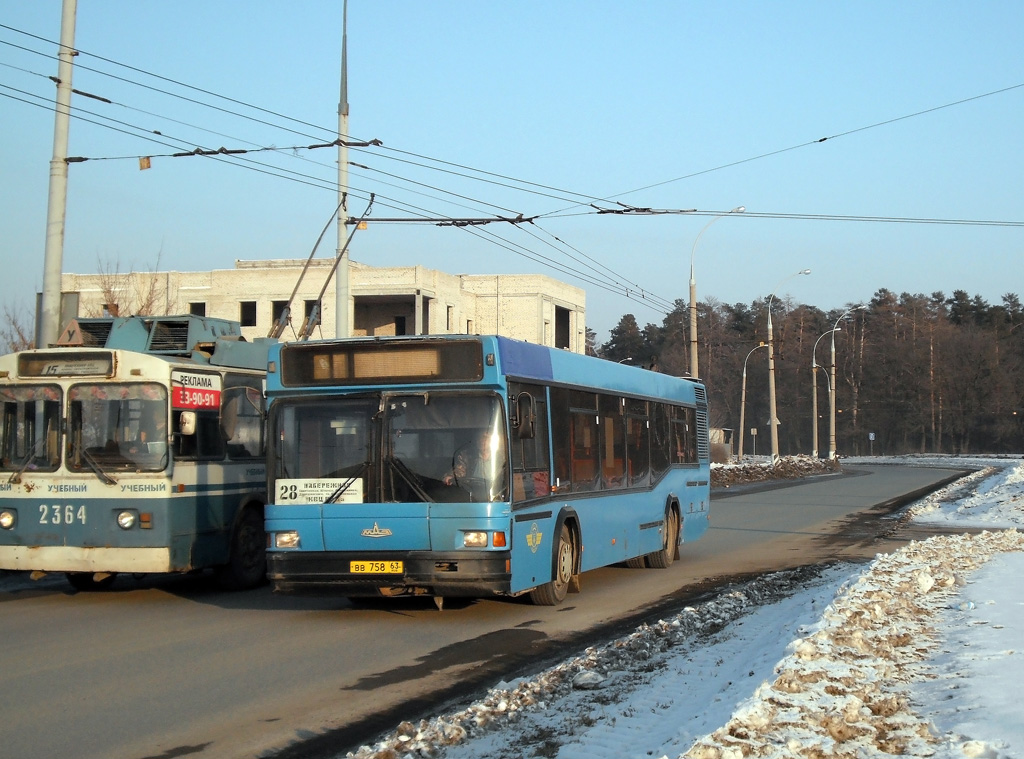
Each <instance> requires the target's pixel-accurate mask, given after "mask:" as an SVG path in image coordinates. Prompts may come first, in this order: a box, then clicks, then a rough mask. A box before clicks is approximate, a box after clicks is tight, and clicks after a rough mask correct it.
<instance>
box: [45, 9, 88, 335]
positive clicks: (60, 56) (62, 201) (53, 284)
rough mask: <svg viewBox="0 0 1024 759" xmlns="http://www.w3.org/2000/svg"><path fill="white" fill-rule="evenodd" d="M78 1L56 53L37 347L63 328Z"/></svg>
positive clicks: (66, 17) (65, 18)
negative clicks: (69, 140) (55, 101)
mask: <svg viewBox="0 0 1024 759" xmlns="http://www.w3.org/2000/svg"><path fill="white" fill-rule="evenodd" d="M77 5H78V0H64V4H63V6H62V10H61V18H60V50H59V51H58V52H57V61H58V63H57V105H56V108H55V109H54V113H55V115H54V120H53V157H52V158H51V159H50V194H49V201H48V204H47V207H46V248H45V251H44V254H43V302H42V308H41V309H40V311H41V313H40V314H39V317H38V325H39V328H38V329H37V330H36V347H38V348H43V347H46V346H47V345H50V344H51V343H55V342H57V338H58V337H59V336H60V330H61V327H62V326H63V325H62V324H61V323H60V278H61V273H62V271H63V268H64V220H65V213H66V210H67V202H68V161H67V158H68V131H69V127H70V123H71V73H72V71H73V68H74V67H73V65H72V61H73V59H74V57H75V55H76V53H75V14H76V12H77Z"/></svg>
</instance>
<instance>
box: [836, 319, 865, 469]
mask: <svg viewBox="0 0 1024 759" xmlns="http://www.w3.org/2000/svg"><path fill="white" fill-rule="evenodd" d="M863 308H866V306H864V305H859V306H854V307H853V308H849V309H847V310H846V311H844V312H843V314H842V315H841V316H840V317H839V318H838V319H836V323H835V329H833V330H832V382H831V383H830V386H829V392H828V411H829V420H828V458H829V460H830V461H831V460H833V459H835V457H836V332H837V331H839V329H838V328H839V322H841V321H842V320H843V319H845V318H846V317H847V315H849V314H852V313H853V312H854V311H860V310H861V309H863Z"/></svg>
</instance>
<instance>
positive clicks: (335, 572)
mask: <svg viewBox="0 0 1024 759" xmlns="http://www.w3.org/2000/svg"><path fill="white" fill-rule="evenodd" d="M509 559H510V554H509V552H508V551H500V552H487V553H468V552H454V551H453V552H448V553H435V552H430V553H417V552H414V551H413V552H404V553H403V552H393V553H392V552H387V553H379V554H378V553H374V554H373V555H372V557H370V556H367V554H366V553H357V552H348V551H317V552H309V553H305V552H301V551H298V552H294V553H291V552H277V551H271V552H268V553H267V577H268V578H269V579H270V582H271V583H272V584H273V586H274V590H275V591H276V592H278V593H295V594H305V595H338V596H352V597H360V596H406V595H430V596H441V597H449V598H450V597H457V596H468V597H475V596H488V595H505V594H508V593H509V589H510V587H511V573H510V571H509V567H510V564H509ZM367 560H372V561H375V562H392V561H401V562H402V567H403V572H402V573H401V574H397V573H396V574H357V573H353V572H351V571H350V569H351V564H352V562H353V561H356V562H359V561H363V562H365V561H367Z"/></svg>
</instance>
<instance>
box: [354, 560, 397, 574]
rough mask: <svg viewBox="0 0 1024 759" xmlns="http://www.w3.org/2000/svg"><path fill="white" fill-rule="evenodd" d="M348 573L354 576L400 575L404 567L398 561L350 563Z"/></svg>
mask: <svg viewBox="0 0 1024 759" xmlns="http://www.w3.org/2000/svg"><path fill="white" fill-rule="evenodd" d="M348 571H349V572H351V573H352V574H354V575H400V574H402V572H404V571H405V567H404V566H403V564H402V562H400V561H352V562H349V565H348Z"/></svg>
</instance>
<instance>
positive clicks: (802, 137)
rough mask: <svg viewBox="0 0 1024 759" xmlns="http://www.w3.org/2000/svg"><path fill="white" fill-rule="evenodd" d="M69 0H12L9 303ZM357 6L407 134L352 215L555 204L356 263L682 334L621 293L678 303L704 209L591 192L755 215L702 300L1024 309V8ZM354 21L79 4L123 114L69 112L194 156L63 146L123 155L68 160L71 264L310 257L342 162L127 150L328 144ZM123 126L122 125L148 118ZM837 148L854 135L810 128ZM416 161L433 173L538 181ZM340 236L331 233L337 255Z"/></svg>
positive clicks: (366, 130)
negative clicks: (1020, 303) (529, 277)
mask: <svg viewBox="0 0 1024 759" xmlns="http://www.w3.org/2000/svg"><path fill="white" fill-rule="evenodd" d="M60 12H61V3H60V0H37V1H36V2H19V1H17V0H0V24H2V25H4V27H9V28H0V43H2V44H0V85H3V86H2V87H0V125H2V135H3V139H2V140H0V261H2V262H3V265H4V269H3V270H4V276H3V277H2V278H0V302H2V303H3V304H4V305H5V306H9V307H13V308H22V309H26V310H27V309H28V308H29V307H30V306H31V305H32V304H33V295H32V293H34V292H35V291H37V290H39V289H41V286H42V270H43V266H42V257H43V249H44V241H45V219H46V204H47V184H48V177H49V160H50V156H51V153H52V143H53V114H52V102H53V97H54V87H53V84H52V83H51V82H50V81H49V80H48V79H47V78H46V77H48V76H55V75H56V72H57V62H56V58H55V52H56V47H55V45H53V44H50V43H48V42H44V41H41V40H39V39H36V38H33V37H29V36H26V35H24V34H21V33H20V32H27V33H29V34H31V35H35V36H36V37H41V38H43V39H44V40H57V39H58V38H59V32H60ZM348 16H349V18H348V63H349V102H350V104H351V121H350V131H351V134H352V136H353V137H354V138H359V139H379V140H381V141H383V143H384V145H385V147H386V148H387V150H380V149H375V150H370V151H352V153H351V154H350V159H351V160H352V161H354V162H357V163H359V164H363V165H364V166H367V167H369V168H370V169H371V170H370V171H367V170H365V169H361V168H355V167H354V168H353V169H352V174H351V178H350V185H351V187H352V191H353V193H354V194H356V195H358V196H359V197H354V198H353V202H352V211H353V212H355V213H359V212H360V211H361V210H362V208H363V207H364V205H365V201H364V200H362V199H361V198H365V197H366V193H367V192H369V191H373V192H376V193H377V194H378V201H377V205H376V206H375V208H374V216H377V217H384V216H388V217H392V216H402V217H407V216H413V215H417V214H420V215H422V214H426V215H429V216H432V217H440V216H459V217H480V216H493V215H495V214H502V215H510V214H511V213H512V212H514V213H522V214H524V215H525V216H527V217H532V216H541V215H542V218H539V219H538V220H537V223H536V225H534V226H525V227H524V228H523V229H516V228H514V227H511V226H509V225H491V226H488V227H484V228H479V229H476V230H475V231H476V234H471V233H469V232H468V231H467V230H465V229H458V228H452V227H444V228H438V227H435V226H428V225H391V224H387V225H385V224H381V225H371V226H370V228H369V229H368V230H367V231H365V232H360V233H359V234H358V235H357V236H356V238H355V242H354V243H353V248H352V256H353V258H355V259H356V260H358V261H362V262H365V263H368V264H371V265H375V266H389V265H407V264H412V263H420V264H423V265H424V266H428V267H431V268H438V269H443V270H446V271H450V272H453V273H461V272H467V273H490V272H539V273H545V274H549V275H551V276H555V277H558V278H560V279H565V280H567V281H570V282H573V283H574V284H578V285H580V286H582V287H584V288H585V289H586V291H587V303H588V314H587V316H588V324H589V326H591V327H592V328H594V329H595V330H597V332H598V335H599V339H601V340H605V339H607V331H608V329H610V328H611V327H612V326H614V325H615V324H616V323H617V322H618V320H619V318H620V317H621V316H622V315H623V314H624V313H627V312H631V313H634V314H635V315H636V317H637V320H638V321H639V322H640V324H641V325H643V324H645V323H647V322H654V323H658V324H660V323H661V320H662V318H663V313H662V312H661V311H659V310H658V309H656V308H651V307H650V306H649V305H647V304H646V303H643V302H637V301H634V300H630V299H628V298H627V297H625V296H624V295H622V294H621V293H622V291H623V289H624V288H626V287H628V288H629V289H630V290H631V291H632V290H633V289H634V288H635V287H639V288H643V289H645V290H647V291H649V292H650V293H652V294H653V296H655V298H656V299H660V300H661V301H672V300H674V299H676V298H683V299H686V298H687V283H688V280H689V259H690V254H691V250H692V247H693V244H694V241H695V239H696V238H697V236H698V234H699V233H700V231H701V229H702V228H703V227H704V226H705V224H707V222H708V220H709V219H710V218H712V217H709V216H692V215H691V216H680V215H664V216H620V215H598V214H596V213H586V212H588V211H593V209H592V208H589V207H588V206H586V205H584V206H576V205H575V204H576V203H579V202H590V201H587V200H586V198H585V197H584V196H586V197H589V198H595V199H596V198H614V200H617V201H620V202H622V203H627V204H629V205H632V206H639V207H652V208H660V209H699V210H701V211H707V212H714V211H727V210H729V209H731V208H734V207H736V206H739V205H743V206H745V207H746V208H747V211H748V213H747V214H746V215H744V216H735V217H730V218H725V219H721V220H719V221H718V222H716V223H715V224H714V226H712V227H710V228H709V229H708V230H707V231H706V233H705V234H704V235H703V236H702V237H701V239H700V243H699V245H698V247H697V250H696V274H697V277H696V278H697V283H698V297H699V298H700V299H701V300H705V299H709V298H714V299H717V300H719V301H721V302H725V303H736V302H742V303H747V304H749V303H750V302H751V301H753V300H754V299H756V298H760V297H766V296H767V295H768V293H769V292H771V291H772V290H773V288H775V286H776V285H778V284H779V283H780V281H781V280H783V279H784V278H785V277H786V276H787V275H789V274H791V273H793V272H795V271H797V270H799V269H802V268H807V267H809V268H811V269H812V270H813V274H812V275H811V276H810V277H807V278H804V277H801V278H799V279H794V280H790V281H788V282H786V283H784V284H783V285H782V287H781V289H780V290H779V292H778V293H777V294H778V295H779V296H786V295H788V296H790V297H792V298H793V300H794V301H797V302H803V303H809V304H812V305H815V306H818V307H821V308H823V309H830V308H837V307H840V306H843V305H846V304H850V303H855V302H861V301H865V300H867V299H869V298H870V297H871V296H872V295H873V294H874V293H875V291H876V290H878V289H879V288H883V287H885V288H888V289H890V290H893V291H895V292H897V293H900V292H904V291H907V292H911V293H919V292H920V293H928V294H930V293H932V292H934V291H938V290H941V291H943V292H945V293H946V295H949V294H951V293H952V291H953V290H956V289H963V290H966V291H967V292H968V293H970V294H971V295H980V296H981V297H983V298H985V299H986V300H988V301H989V302H991V303H998V302H999V301H1000V298H1001V296H1002V295H1003V294H1004V293H1008V292H1013V293H1017V294H1019V295H1021V296H1022V297H1024V278H1022V277H1021V274H1020V272H1021V266H1020V263H1021V261H1022V255H1021V254H1022V252H1024V229H1022V228H1021V226H1019V225H1020V224H1021V222H1022V221H1024V212H1022V210H1021V200H1022V189H1024V149H1022V143H1021V130H1022V127H1024V87H1022V86H1021V85H1024V56H1022V55H1021V49H1022V45H1024V3H1020V2H1015V1H1014V2H942V3H924V2H899V3H893V2H858V3H822V2H818V1H815V2H773V3H755V2H725V3H707V2H705V3H689V2H654V1H652V2H638V3H622V2H604V1H603V0H579V1H572V2H568V1H567V2H516V3H509V2H506V3H497V2H476V1H470V0H466V1H456V0H438V1H437V2H429V3H425V2H411V1H410V2H371V1H370V0H350V3H349V12H348ZM341 29H342V4H341V0H334V1H332V2H326V1H323V2H315V1H313V0H290V1H289V2H277V3H270V2H264V3H253V2H241V1H233V0H224V1H223V2H215V3H209V2H202V1H198V0H197V1H194V2H193V1H179V2H174V3H166V2H165V3H157V2H138V1H137V0H132V1H131V2H129V1H128V0H123V1H122V0H102V2H101V1H100V0H79V3H78V22H77V32H76V37H75V43H76V47H77V48H78V49H79V50H80V51H82V54H81V55H80V56H79V57H78V58H77V59H76V65H77V66H78V68H76V71H75V74H74V86H75V88H76V89H78V90H81V91H84V92H88V93H92V94H94V95H99V96H103V97H106V98H108V99H110V100H111V101H113V104H112V105H106V104H103V103H100V102H98V101H96V100H91V99H87V98H84V97H82V96H76V97H75V99H74V101H73V104H74V105H75V106H76V107H78V108H81V109H85V110H88V111H92V112H94V113H95V114H98V116H93V115H88V114H83V115H85V116H87V117H88V118H89V119H92V120H93V121H103V120H102V118H100V117H109V118H112V119H116V120H118V121H120V122H124V124H128V125H132V126H135V127H141V128H143V129H146V130H156V131H159V132H161V133H162V135H164V138H162V139H165V141H167V142H170V143H172V145H173V146H171V147H169V146H166V145H160V144H157V143H155V142H151V141H147V140H145V139H142V138H140V137H138V136H134V134H125V133H123V132H119V131H114V130H113V129H110V128H109V127H107V126H98V125H96V124H92V123H89V122H86V121H81V120H75V121H73V122H72V126H71V137H70V147H69V154H70V155H73V156H87V157H89V158H116V157H122V156H126V157H129V158H128V159H126V160H106V161H99V160H91V161H89V162H86V163H77V164H73V165H72V166H71V167H70V184H69V194H68V215H67V237H66V243H65V254H64V269H65V271H71V272H94V271H97V270H98V269H99V268H101V266H105V267H107V268H114V267H117V268H119V269H120V270H121V271H127V270H129V269H135V270H149V269H157V268H158V269H161V270H163V269H173V270H179V271H180V270H194V269H208V268H231V267H232V266H233V262H234V261H235V260H236V259H254V258H270V257H295V258H304V257H305V256H307V255H308V253H309V251H310V249H311V248H312V245H313V243H314V241H315V240H316V237H317V235H318V234H319V232H320V229H321V228H322V227H323V225H324V224H325V223H326V221H327V219H328V218H329V217H330V215H331V211H332V210H333V208H334V205H335V203H336V195H335V191H333V190H331V189H329V187H330V185H331V183H332V182H334V181H335V180H336V178H337V171H336V168H335V161H336V158H337V152H336V151H335V150H333V149H330V150H316V151H309V150H300V151H296V152H294V153H292V152H290V151H284V152H278V153H269V152H266V153H259V154H254V155H249V156H246V158H248V159H250V160H251V161H258V162H259V163H260V164H262V165H263V166H261V168H265V169H266V170H272V171H275V172H278V173H281V172H295V173H296V174H297V175H299V178H300V179H301V180H302V181H300V182H296V181H289V180H287V179H282V178H279V177H274V176H269V175H267V174H265V173H259V172H256V171H251V170H245V169H241V168H238V167H237V166H236V165H232V164H237V163H239V160H238V159H226V160H225V161H222V162H218V161H214V160H210V159H204V158H160V157H155V158H153V168H151V169H150V170H148V171H140V170H139V168H138V162H137V160H136V159H135V157H136V156H139V155H155V156H159V155H161V154H167V153H171V152H175V151H176V150H179V149H181V148H185V149H190V148H192V147H196V146H202V147H205V148H217V147H221V146H224V147H227V148H252V147H255V146H264V147H269V146H273V147H278V148H284V147H291V146H296V145H309V144H313V143H315V142H318V141H329V140H331V139H333V137H334V136H335V135H334V134H332V132H333V131H335V130H336V129H337V107H338V100H339V78H340V74H339V70H340V50H341ZM15 30H17V31H15ZM22 48H27V49H28V50H24V49H22ZM30 51H35V52H30ZM39 53H42V55H40V54H39ZM96 56H100V57H99V58H97V57H96ZM104 58H105V59H109V61H112V62H114V63H111V62H108V61H105V60H103V59H104ZM116 64H125V65H127V66H131V67H133V69H129V68H124V67H121V66H118V65H116ZM86 67H89V68H91V69H95V71H92V70H88V69H87V68H86ZM99 72H104V73H99ZM104 74H113V75H115V76H116V77H120V78H119V79H118V78H112V77H110V76H106V75H104ZM148 74H157V75H159V76H161V77H165V78H166V79H168V80H173V81H165V80H159V79H155V78H153V77H151V76H148ZM175 82H178V83H181V84H184V85H190V86H191V87H195V88H199V89H200V90H205V91H206V92H200V91H197V90H190V89H187V88H185V87H183V86H180V85H179V84H176V83H175ZM136 83H142V84H145V85H147V86H148V87H150V88H157V89H160V90H166V91H168V92H171V93H174V94H175V95H183V96H185V97H186V98H190V99H191V100H195V101H200V102H201V103H207V104H213V105H216V106H217V107H219V108H223V109H227V110H230V111H237V112H238V113H240V114H243V116H236V115H230V114H227V113H224V112H222V111H217V110H213V109H211V108H208V107H205V106H203V105H200V104H197V103H195V102H190V101H189V100H184V99H180V98H176V97H172V96H170V95H167V94H163V93H160V92H157V91H155V90H154V89H145V88H142V87H139V86H137V84H136ZM999 91H1002V92H999ZM996 92H998V94H991V95H988V93H996ZM26 93H27V94H26ZM207 93H214V94H215V95H220V96H224V97H227V98H232V99H234V100H236V101H240V102H241V103H243V104H247V105H252V106H258V107H260V108H263V109H267V110H268V111H272V112H274V113H276V114H280V116H278V115H271V114H268V113H264V112H259V111H255V110H253V109H252V108H249V107H247V106H246V105H241V104H239V103H231V102H228V101H226V100H221V99H218V98H217V97H215V96H214V95H211V94H207ZM979 96H985V97H979ZM15 98H18V99H15ZM22 100H27V101H30V102H29V103H26V102H22ZM960 101H966V102H960ZM30 103H32V104H30ZM954 103H959V104H957V105H951V104H954ZM40 105H41V106H43V107H40ZM947 105H948V106H949V107H944V108H940V106H947ZM932 109H937V110H932ZM915 114H918V115H915ZM283 116H287V117H291V118H294V119H297V120H299V121H301V122H306V124H312V125H317V127H318V128H314V127H311V126H307V125H306V124H298V123H295V122H288V121H286V119H284V118H282V117H283ZM254 119H259V120H261V121H264V122H269V123H260V121H257V120H254ZM887 122H888V123H887ZM103 123H105V124H108V125H110V124H111V122H109V121H105V122H103ZM124 124H121V125H117V124H114V126H117V128H119V129H125V130H127V131H134V130H131V129H130V128H129V127H128V126H125V125H124ZM289 128H290V129H294V130H295V131H297V132H300V133H301V134H295V133H294V132H292V131H288V129H289ZM204 130H210V131H204ZM823 137H830V138H832V139H829V140H827V141H825V142H821V143H819V142H816V141H817V140H819V139H820V138H823ZM396 151H408V152H409V153H412V154H416V155H418V156H422V157H423V158H412V157H410V156H407V155H405V154H403V153H400V152H396ZM395 158H405V159H406V160H412V161H414V162H415V163H419V164H426V165H429V166H437V165H438V164H436V163H433V161H432V159H441V160H444V161H448V162H451V163H453V164H458V165H460V166H463V167H468V168H469V169H478V170H484V171H488V172H492V173H494V174H498V175H502V176H504V177H508V178H512V179H514V180H523V181H526V182H532V183H535V185H534V186H530V189H532V190H540V191H539V192H537V191H532V192H525V191H522V190H521V189H511V188H509V187H503V186H498V185H495V184H487V183H482V182H479V181H471V180H468V179H465V178H463V177H461V176H456V175H455V174H452V173H441V172H438V171H436V170H433V169H428V168H423V167H421V166H416V165H413V164H411V163H402V162H398V161H396V160H394V159H395ZM250 165H252V164H250ZM449 169H450V170H453V171H457V172H459V173H467V172H466V171H465V170H463V169H454V168H452V167H449ZM381 172H387V174H390V175H392V176H388V175H387V174H384V173H381ZM291 176H295V174H292V175H291ZM410 179H411V180H414V181H416V182H421V183H424V184H425V185H429V187H422V186H419V185H410V184H409V183H408V182H407V181H406V180H410ZM670 180H674V181H670ZM501 181H502V182H503V183H505V184H515V183H514V182H512V181H510V180H501ZM396 185H397V186H396ZM536 185H543V186H545V187H548V188H557V189H543V190H541V189H540V188H538V187H537V186H536ZM520 186H521V185H520ZM643 187H649V189H646V190H641V191H635V190H637V188H643ZM445 192H452V193H457V194H458V195H460V196H462V197H454V196H450V195H445ZM417 193H425V194H417ZM570 193H577V194H578V195H573V194H570ZM453 201H454V202H453ZM595 202H596V201H595ZM488 204H490V205H488ZM599 205H601V206H603V207H612V206H613V201H607V202H604V203H600V204H599ZM388 206H391V207H388ZM412 206H414V207H415V209H423V210H422V211H418V210H415V209H414V208H411V207H412ZM554 212H562V213H554ZM755 214H798V215H804V214H808V215H824V216H856V217H863V216H871V217H898V218H929V219H946V220H975V221H977V220H983V221H984V220H995V221H1005V222H1012V223H1015V224H1017V225H1018V226H1012V225H1011V226H979V225H941V224H911V223H877V222H875V223H867V222H859V221H843V220H824V219H815V220H806V219H783V218H766V217H763V216H757V215H755ZM491 235H500V237H501V238H502V239H503V240H505V241H507V242H505V243H503V244H504V245H507V246H508V247H502V246H500V245H498V244H495V243H494V242H493V239H494V238H492V237H491ZM334 244H335V238H334V234H333V230H332V231H331V232H330V233H329V236H328V238H327V240H325V243H324V245H323V246H322V248H321V252H320V255H330V254H331V252H332V251H333V248H334ZM514 245H522V246H524V247H525V249H526V250H527V251H528V252H529V255H531V256H534V257H537V258H540V257H543V258H550V259H553V260H554V261H556V262H557V263H558V265H560V266H566V267H570V268H572V269H576V270H581V271H584V272H587V273H588V275H587V278H581V277H577V276H575V275H571V274H567V273H565V272H564V271H559V270H557V269H552V268H549V267H548V266H547V265H545V264H542V263H539V262H537V261H534V260H529V259H527V258H526V257H524V256H521V255H518V253H517V252H515V251H517V250H520V249H519V248H514ZM567 246H569V247H567ZM509 248H514V250H510V249H509ZM570 255H571V256H574V257H576V258H577V259H579V260H581V261H582V262H583V263H582V264H581V263H578V262H577V261H574V260H573V258H571V257H570ZM594 276H600V277H601V278H602V281H605V282H606V283H607V287H610V288H611V290H613V291H616V292H610V291H609V290H608V289H604V288H602V287H598V286H596V285H595V284H593V283H592V282H590V281H588V278H592V277H594ZM612 282H614V283H615V284H612Z"/></svg>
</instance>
